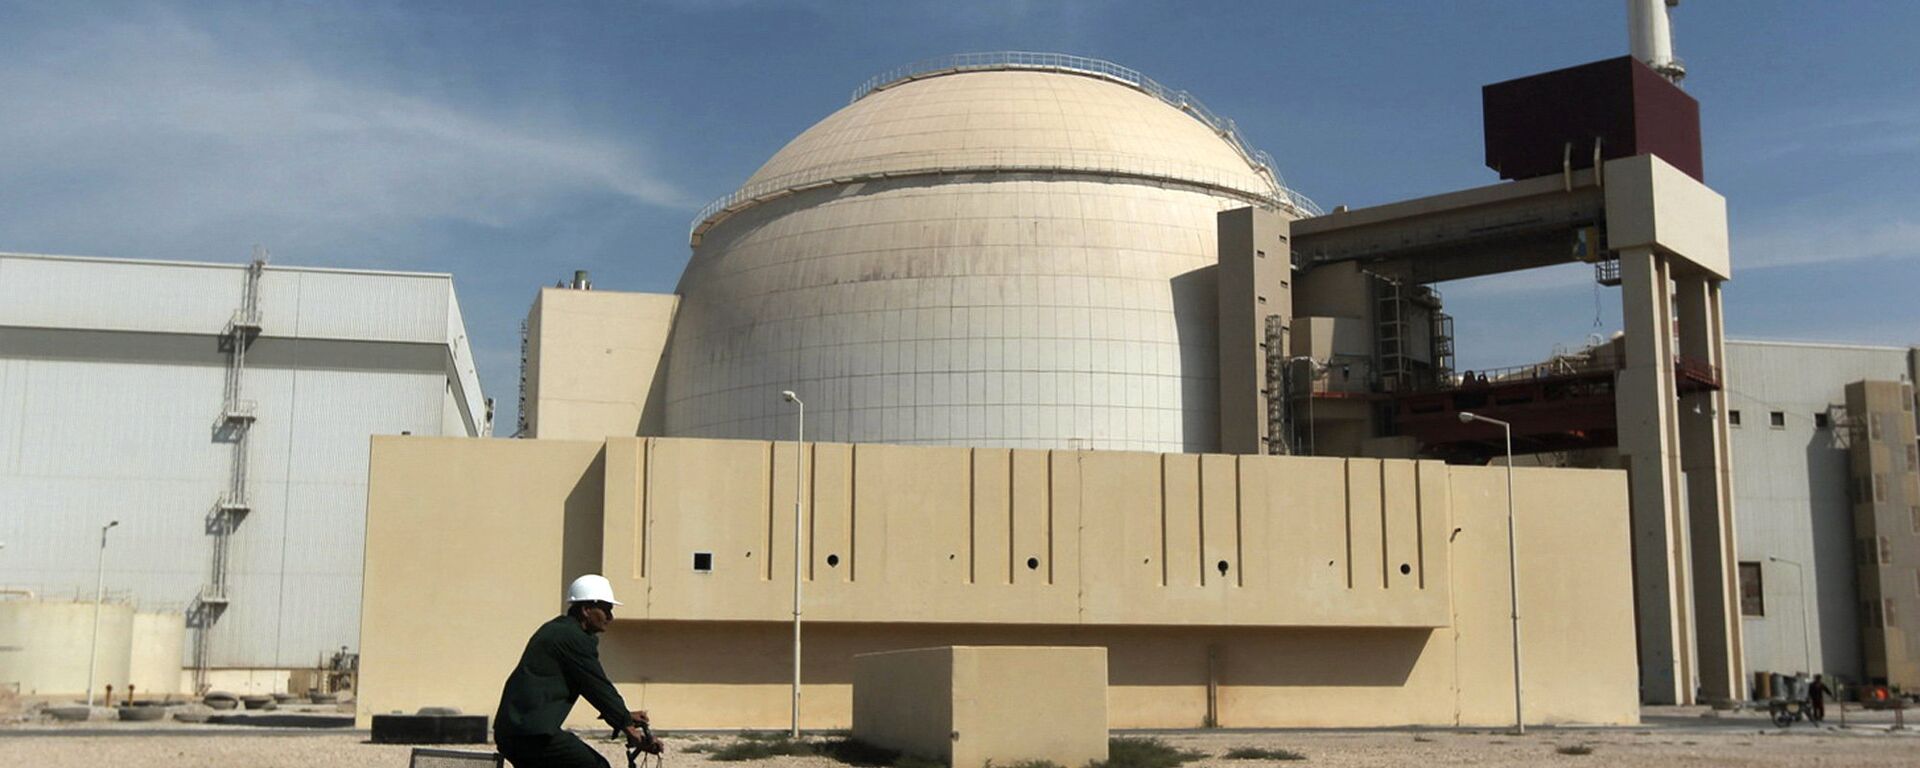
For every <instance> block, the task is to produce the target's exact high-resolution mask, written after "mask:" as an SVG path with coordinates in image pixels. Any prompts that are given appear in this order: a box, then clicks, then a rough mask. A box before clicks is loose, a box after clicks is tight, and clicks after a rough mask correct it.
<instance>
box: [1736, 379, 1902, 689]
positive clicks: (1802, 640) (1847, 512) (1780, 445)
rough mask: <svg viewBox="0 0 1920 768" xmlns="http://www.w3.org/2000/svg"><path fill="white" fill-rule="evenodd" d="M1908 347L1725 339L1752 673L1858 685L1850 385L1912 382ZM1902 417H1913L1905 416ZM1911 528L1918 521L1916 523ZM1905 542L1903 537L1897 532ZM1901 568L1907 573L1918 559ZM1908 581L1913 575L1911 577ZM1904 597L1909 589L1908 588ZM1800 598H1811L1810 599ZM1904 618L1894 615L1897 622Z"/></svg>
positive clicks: (1864, 624)
mask: <svg viewBox="0 0 1920 768" xmlns="http://www.w3.org/2000/svg"><path fill="white" fill-rule="evenodd" d="M1914 352H1915V350H1913V349H1910V348H1907V347H1874V346H1859V345H1843V344H1809V343H1799V342H1779V341H1729V342H1728V343H1727V366H1726V367H1727V376H1726V381H1727V386H1728V388H1727V399H1726V402H1727V408H1728V410H1729V413H1728V416H1729V421H1730V422H1731V426H1732V428H1731V430H1730V435H1731V443H1732V444H1731V450H1732V456H1733V479H1734V494H1735V496H1734V509H1735V513H1736V514H1737V515H1738V525H1737V529H1736V535H1737V537H1738V542H1737V546H1736V548H1737V550H1738V553H1739V566H1738V567H1739V569H1740V578H1741V597H1742V600H1741V602H1742V610H1741V613H1742V616H1741V620H1742V622H1743V624H1744V633H1745V641H1746V661H1747V664H1746V667H1747V669H1748V670H1749V671H1752V672H1755V673H1760V672H1771V673H1780V674H1787V675H1792V674H1795V673H1798V672H1800V671H1803V670H1809V667H1810V668H1811V669H1810V671H1812V672H1819V673H1824V674H1827V675H1829V676H1838V677H1839V678H1841V679H1843V680H1846V681H1850V682H1860V681H1862V680H1867V679H1871V678H1873V677H1875V675H1871V674H1868V672H1867V670H1868V669H1869V667H1870V666H1871V665H1869V664H1868V661H1867V659H1866V658H1865V657H1864V655H1863V651H1864V646H1863V643H1862V632H1863V629H1871V628H1872V627H1871V626H1870V625H1871V623H1872V618H1871V616H1870V615H1863V613H1862V610H1861V608H1860V606H1861V605H1862V602H1861V601H1862V599H1863V598H1862V588H1861V581H1860V580H1861V572H1860V569H1861V568H1863V567H1877V566H1869V565H1868V564H1865V563H1863V562H1862V559H1861V557H1860V555H1859V553H1860V551H1861V549H1860V543H1859V541H1860V538H1861V537H1863V536H1865V535H1866V533H1865V532H1863V531H1858V530H1856V527H1857V525H1858V522H1857V518H1856V504H1857V502H1858V501H1860V499H1858V498H1857V494H1856V492H1855V491H1853V490H1851V489H1853V488H1856V487H1858V485H1857V481H1856V479H1855V475H1856V471H1855V470H1854V469H1853V468H1851V467H1850V465H1849V450H1850V448H1851V447H1852V443H1853V442H1854V441H1855V440H1856V439H1858V438H1859V436H1860V435H1859V433H1858V430H1857V429H1855V427H1857V426H1858V425H1857V424H1856V423H1855V422H1858V421H1859V417H1858V415H1850V414H1849V413H1848V407H1847V391H1846V390H1847V386H1848V385H1849V384H1852V383H1854V382H1860V381H1882V382H1911V381H1912V380H1913V379H1912V377H1913V373H1914V369H1913V366H1914ZM1906 417H1907V418H1909V419H1911V418H1912V413H1911V412H1910V411H1909V412H1908V413H1907V415H1906ZM1916 523H1917V524H1920V517H1916ZM1899 533H1906V534H1909V535H1912V534H1911V533H1909V532H1905V531H1902V532H1899ZM1888 565H1889V566H1890V567H1891V566H1896V565H1904V566H1906V567H1907V569H1908V570H1909V571H1911V570H1912V567H1913V565H1915V564H1910V563H1909V564H1888ZM1908 579H1909V581H1907V582H1905V583H1907V584H1912V583H1913V581H1912V579H1913V577H1912V576H1909V577H1908ZM1908 589H1909V590H1912V589H1913V588H1912V587H1911V586H1909V587H1908ZM1809 597H1810V598H1811V599H1809ZM1904 620H1905V619H1902V621H1904Z"/></svg>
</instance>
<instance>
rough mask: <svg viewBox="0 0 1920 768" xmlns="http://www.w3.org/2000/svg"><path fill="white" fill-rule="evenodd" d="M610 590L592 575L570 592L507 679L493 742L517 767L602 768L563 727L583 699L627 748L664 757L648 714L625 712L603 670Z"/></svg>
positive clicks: (576, 582) (595, 756)
mask: <svg viewBox="0 0 1920 768" xmlns="http://www.w3.org/2000/svg"><path fill="white" fill-rule="evenodd" d="M619 604H620V601H618V600H615V599H613V585H611V584H609V583H607V579H606V577H604V576H599V575H595V574H588V575H586V576H581V577H580V578H578V579H574V580H573V584H571V585H569V586H568V587H567V612H566V613H565V614H563V615H561V616H558V617H555V618H554V619H552V620H550V621H548V622H547V623H545V624H542V625H540V628H539V629H537V630H535V631H534V633H533V637H532V639H529V640H528V641H527V648H526V650H525V651H523V652H522V653H521V654H520V663H519V665H517V666H515V667H514V668H513V673H512V674H510V675H508V676H507V684H506V687H505V689H504V690H502V691H501V692H500V708H499V710H498V711H496V712H495V713H494V715H493V741H494V745H495V747H496V748H497V749H499V750H500V754H501V756H503V757H505V758H506V759H507V762H510V763H512V764H513V765H514V766H516V768H536V767H538V768H545V767H546V766H555V767H556V768H573V767H574V766H579V767H580V768H605V766H606V765H607V759H606V758H605V757H602V756H601V755H600V753H599V752H597V751H595V750H594V749H593V748H592V747H590V746H587V744H586V742H584V741H581V740H580V737H578V736H575V735H573V734H572V733H569V732H567V731H565V730H563V729H562V728H561V727H560V725H561V723H562V722H564V721H565V720H566V719H567V713H569V712H571V711H572V710H573V704H574V702H575V701H577V700H579V698H580V697H582V696H585V697H586V698H587V703H589V704H592V705H593V708H594V710H595V711H598V712H599V713H600V719H602V720H605V721H606V722H607V724H608V725H611V726H613V728H614V730H615V731H618V732H622V733H625V734H626V735H627V742H628V744H630V745H632V746H635V747H638V748H639V749H640V750H642V751H645V752H648V753H651V754H659V753H660V750H661V748H662V745H661V743H660V741H659V740H658V739H655V738H653V735H652V734H651V733H650V732H649V731H648V728H647V713H646V712H644V711H628V710H627V703H626V701H625V700H624V699H622V698H621V697H620V692H619V691H616V690H614V688H613V682H612V681H610V680H608V679H607V672H606V670H605V669H603V668H601V666H600V639H599V638H598V637H596V635H598V634H600V633H602V632H605V631H607V627H608V626H609V625H611V624H612V623H613V607H614V606H616V605H619Z"/></svg>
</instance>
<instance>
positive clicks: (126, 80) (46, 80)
mask: <svg viewBox="0 0 1920 768" xmlns="http://www.w3.org/2000/svg"><path fill="white" fill-rule="evenodd" d="M227 40H228V39H227V38H224V37H221V36H217V35H215V34H213V33H211V32H209V31H207V30H204V29H201V28H197V27H196V26H194V25H192V24H191V23H188V22H186V21H183V20H181V19H178V18H175V17H171V16H158V17H154V18H138V19H104V18H103V19H98V20H96V21H95V22H94V23H91V24H82V25H79V26H77V27H70V28H67V29H65V30H60V31H59V32H57V33H49V34H44V35H40V36H39V37H37V38H36V39H35V40H34V41H33V42H32V43H31V44H30V45H28V46H26V48H25V49H24V50H16V51H10V52H9V55H8V58H9V62H8V64H7V66H6V67H4V68H0V115H5V116H6V117H5V119H0V179H8V180H10V185H12V186H14V189H13V190H12V191H11V192H8V191H4V190H0V196H4V197H5V199H6V202H7V205H5V206H0V208H5V209H10V212H9V211H5V210H0V224H4V225H6V228H9V229H13V230H15V232H16V234H18V232H19V231H20V230H22V229H25V228H29V227H30V228H32V229H34V230H35V231H39V232H50V233H53V234H54V235H55V236H61V235H64V234H65V233H69V232H85V231H87V229H88V228H90V227H91V228H98V227H100V226H101V223H102V222H103V221H111V222H112V226H113V227H115V228H118V229H123V230H126V231H139V232H143V233H145V234H146V235H147V236H150V237H152V238H154V239H157V240H164V239H170V238H176V237H182V236H186V235H191V234H193V233H196V232H205V231H207V230H209V229H214V228H218V227H221V226H225V225H227V224H229V223H230V222H247V221H259V220H271V221H277V222H293V224H291V225H290V226H292V227H296V228H297V229H298V230H304V231H308V232H320V231H325V230H327V229H335V230H341V231H354V232H359V233H367V232H374V231H379V230H382V229H391V228H393V227H395V226H397V225H403V224H406V223H409V222H418V221H424V220H451V221H458V222H465V223H469V224H473V225H479V226H489V227H498V226H508V225H512V224H515V223H520V222H526V221H531V220H536V219H538V218H539V217H541V216H543V215H544V214H545V212H547V211H550V210H552V209H553V208H554V207H555V206H556V205H558V204H559V203H560V201H562V200H564V199H566V198H569V197H572V196H577V195H588V194H602V195H616V196H621V197H625V198H628V199H630V200H632V201H633V202H635V203H636V204H638V205H643V206H656V207H663V208H668V209H689V210H690V209H691V208H693V207H694V206H696V205H697V204H698V201H695V200H692V199H691V198H689V197H688V196H687V195H686V194H685V193H683V192H682V191H680V190H679V189H677V188H676V187H675V186H674V185H673V184H672V183H670V182H668V181H667V180H665V179H663V178H661V176H660V175H659V174H658V173H656V172H655V171H653V170H652V169H651V168H650V166H649V163H648V160H647V157H646V156H645V154H644V152H643V150H642V149H641V148H639V147H636V146H634V145H633V144H632V143H631V142H630V141H625V140H621V139H616V138H611V137H607V136H600V135H594V134H593V133H590V132H585V131H581V130H579V129H577V128H574V127H571V126H567V125H564V124H556V123H554V122H552V121H550V120H548V119H544V118H539V117H533V118H529V117H525V116H522V115H519V114H516V115H515V116H513V117H512V118H501V117H496V116H492V115H488V114H483V113H479V112H476V111H473V110H470V109H466V108H463V107H462V106H461V105H458V104H452V103H445V102H442V101H436V100H435V99H433V98H430V97H425V96H421V95H416V94H412V93H402V92H398V91H396V90H392V89H390V88H387V87H383V86H382V85H380V84H371V83H366V82H358V81H356V80H354V79H352V78H349V77H346V76H342V75H339V74H334V73H329V72H325V71H318V70H316V69H314V68H313V67H311V66H309V65H307V64H306V63H304V62H302V61H301V60H300V59H299V57H298V55H297V53H292V52H290V53H288V54H287V55H286V56H285V57H284V58H281V59H277V60H265V61H262V60H259V59H258V58H256V57H253V56H248V55H243V54H242V53H241V52H240V51H239V50H237V49H236V47H235V46H232V45H229V44H226V43H227ZM250 42H254V43H257V42H258V41H250ZM261 48H262V46H259V45H257V44H255V45H251V46H249V47H248V50H250V51H258V50H260V49H261ZM525 111H528V112H533V111H535V110H525ZM246 237H247V233H245V232H236V233H234V234H233V238H234V239H235V240H236V241H244V240H246Z"/></svg>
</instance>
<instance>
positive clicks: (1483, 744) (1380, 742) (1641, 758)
mask: <svg viewBox="0 0 1920 768" xmlns="http://www.w3.org/2000/svg"><path fill="white" fill-rule="evenodd" d="M1855 719H1856V722H1858V721H1859V719H1860V718H1858V717H1856V718H1855ZM1647 720H1648V722H1647V724H1646V725H1643V726H1639V727H1634V728H1593V729H1540V730H1536V731H1532V732H1529V733H1528V734H1527V735H1525V736H1513V735H1509V734H1504V733H1501V732H1497V731H1487V730H1432V731H1423V730H1376V731H1179V732H1164V733H1154V734H1150V735H1151V736H1152V737H1154V738H1159V739H1162V740H1164V741H1166V742H1168V743H1169V744H1172V745H1175V746H1179V747H1181V748H1184V749H1193V750H1198V751H1201V752H1204V753H1206V754H1208V755H1209V757H1207V758H1204V759H1200V760H1197V761H1195V762H1190V763H1187V767H1188V768H1253V767H1254V766H1260V765H1272V764H1274V763H1271V762H1269V761H1259V760H1227V759H1224V758H1222V757H1220V756H1221V755H1224V754H1225V753H1226V752H1227V751H1228V750H1231V749H1234V748H1236V747H1256V748H1265V749H1286V750H1291V751H1294V752H1298V753H1300V754H1302V755H1304V756H1305V758H1306V759H1305V761H1304V763H1289V764H1290V765H1300V764H1304V765H1321V766H1401V765H1412V766H1454V765H1458V766H1467V765H1471V766H1535V765H1561V766H1566V765H1571V766H1593V767H1594V768H1598V767H1599V766H1603V765H1604V766H1662V767H1663V768H1664V767H1666V766H1795V768H1804V767H1805V766H1846V767H1847V768H1860V767H1862V766H1894V765H1914V766H1920V732H1915V731H1911V730H1910V731H1905V732H1892V731H1889V730H1888V729H1887V725H1888V724H1889V723H1890V721H1889V720H1888V719H1887V718H1878V719H1875V718H1866V720H1867V723H1866V724H1865V725H1863V726H1857V727H1854V728H1849V729H1847V730H1840V729H1838V728H1822V729H1814V728H1809V727H1807V726H1805V725H1798V726H1795V727H1793V728H1791V729H1787V730H1784V731H1782V730H1779V729H1775V728H1773V727H1771V726H1769V725H1767V724H1766V723H1764V722H1763V721H1761V720H1760V719H1759V718H1757V717H1754V716H1736V717H1730V718H1712V719H1709V718H1702V717H1700V716H1699V715H1698V714H1697V713H1680V714H1667V715H1649V716H1648V718H1647ZM726 740H727V739H726V738H725V737H718V736H695V735H686V736H679V737H674V736H671V735H669V739H668V743H669V745H670V746H679V747H685V746H688V745H691V744H695V743H701V742H724V741H726ZM590 743H595V744H596V746H597V747H599V748H600V750H601V752H602V753H603V754H605V755H606V756H607V759H608V762H609V763H611V764H612V765H614V766H616V768H618V766H621V765H624V764H625V757H626V755H625V753H623V752H622V751H620V749H619V747H618V745H615V744H613V743H609V742H590ZM1575 745H1580V746H1584V747H1586V748H1588V749H1591V750H1592V751H1591V753H1590V754H1586V755H1569V754H1561V753H1560V752H1559V750H1560V749H1561V748H1562V747H1572V746H1575ZM409 750H410V748H409V747H405V746H391V745H375V744H369V743H367V735H366V734H365V733H364V732H340V731H335V732H310V731H306V732H303V731H293V732H289V731H283V730H262V729H244V728H242V729H228V728H222V729H218V730H208V729H206V728H205V727H204V726H203V727H201V728H197V729H181V728H164V729H156V728H129V727H121V726H119V724H108V723H95V724H91V726H90V727H89V726H88V725H87V724H75V725H73V726H68V727H65V728H49V727H47V725H46V724H44V723H23V724H14V725H10V726H5V727H0V766H8V767H11V766H50V767H54V768H58V767H59V766H76V767H78V766H85V767H86V768H98V767H99V766H116V767H119V766H127V767H144V766H155V767H162V766H165V767H171V766H288V767H289V768H291V767H293V766H302V767H304V766H368V767H369V768H371V767H373V766H384V767H387V768H395V767H398V766H405V765H406V764H407V756H408V754H409ZM666 763H667V765H669V766H679V767H683V768H684V767H688V766H700V765H704V764H708V763H709V761H708V760H707V758H706V755H704V754H674V753H672V752H669V753H668V755H667V758H666ZM721 766H739V768H845V766H843V765H842V764H840V763H836V762H833V761H831V760H828V759H826V758H821V757H806V758H791V757H782V758H772V759H768V760H760V761H754V762H749V763H731V764H722V763H714V764H712V768H721Z"/></svg>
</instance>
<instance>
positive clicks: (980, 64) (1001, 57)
mask: <svg viewBox="0 0 1920 768" xmlns="http://www.w3.org/2000/svg"><path fill="white" fill-rule="evenodd" d="M1005 69H1032V70H1046V71H1062V72H1073V73H1077V74H1087V75H1093V76H1096V77H1101V78H1105V79H1108V80H1112V81H1114V82H1116V83H1120V84H1122V85H1126V86H1129V87H1131V88H1134V89H1137V90H1139V91H1141V92H1142V93H1146V94H1148V95H1150V96H1153V97H1154V98H1157V99H1159V100H1160V101H1162V102H1165V103H1166V104H1167V105H1169V106H1172V107H1174V108H1175V109H1179V110H1180V111H1182V112H1185V113H1187V114H1188V115H1190V116H1192V117H1193V118H1194V119H1195V120H1198V121H1200V122H1201V124H1203V125H1206V126H1207V127H1208V128H1210V129H1212V130H1213V132H1214V134H1215V135H1217V136H1219V137H1220V138H1221V139H1223V140H1225V141H1226V142H1227V144H1228V145H1229V146H1232V147H1233V149H1234V151H1235V152H1237V153H1239V154H1240V156H1241V157H1242V158H1243V159H1245V160H1246V161H1247V164H1248V165H1250V166H1252V167H1253V168H1254V169H1255V172H1256V173H1258V174H1259V175H1260V176H1261V177H1262V178H1263V179H1264V180H1265V182H1266V184H1267V186H1268V187H1269V188H1268V189H1266V190H1247V189H1240V187H1239V185H1236V184H1234V183H1232V182H1231V181H1230V180H1224V179H1222V180H1216V181H1215V182H1214V185H1215V186H1218V187H1221V188H1223V189H1237V190H1239V191H1241V192H1245V193H1250V194H1254V195H1258V196H1261V197H1266V198H1270V199H1273V200H1277V201H1279V202H1281V203H1283V204H1286V205H1290V206H1292V207H1293V208H1294V209H1296V210H1297V211H1299V212H1300V213H1301V214H1304V215H1308V216H1319V215H1321V214H1322V213H1324V211H1322V210H1321V209H1320V206H1319V205H1317V204H1315V203H1314V202H1313V201H1312V200H1311V199H1308V198H1307V196H1306V195H1303V194H1300V193H1299V192H1296V191H1294V190H1292V189H1289V188H1287V186H1286V183H1285V181H1284V180H1283V179H1281V177H1280V172H1279V170H1277V169H1276V168H1275V167H1274V161H1273V156H1272V155H1269V154H1267V153H1266V152H1264V151H1261V150H1258V149H1253V148H1252V147H1251V146H1250V145H1248V144H1247V142H1246V140H1245V139H1244V138H1242V137H1241V135H1240V130H1239V128H1238V127H1237V126H1236V125H1235V124H1234V122H1233V121H1232V120H1229V119H1227V118H1223V117H1220V116H1219V115H1216V114H1214V113H1213V111H1212V110H1209V109H1207V106H1206V105H1205V104H1202V103H1200V100H1199V99H1196V98H1194V97H1193V95H1192V94H1190V93H1188V92H1186V91H1179V90H1174V89H1171V88H1168V87H1166V86H1164V85H1161V84H1160V83H1159V82H1156V81H1155V80H1154V79H1153V78H1150V77H1147V76H1146V75H1143V74H1140V73H1139V72H1137V71H1135V70H1132V69H1128V68H1126V67H1123V66H1120V65H1118V64H1115V63H1113V62H1110V61H1102V60H1100V59H1090V58H1087V57H1084V56H1070V55H1067V54H1060V53H1028V52H1020V51H1003V52H998V53H961V54H954V55H951V56H943V57H940V58H935V59H927V60H924V61H918V62H914V63H912V64H908V65H906V66H903V67H898V68H896V69H893V70H889V71H887V72H884V73H882V74H880V75H878V76H875V77H873V78H871V79H869V80H867V81H866V82H865V83H862V84H861V85H860V87H859V88H857V89H855V90H854V92H853V98H852V99H851V100H850V101H849V103H851V102H853V101H859V100H860V99H862V98H865V97H866V96H868V95H869V94H872V93H873V92H875V91H881V90H885V89H887V88H889V87H892V86H894V85H896V84H899V83H902V82H906V81H910V80H918V79H922V78H925V77H929V76H932V75H936V74H944V73H951V72H964V71H969V70H980V71H986V70H1005ZM948 154H949V155H950V153H948ZM989 154H990V155H992V159H991V160H990V161H987V162H983V163H981V164H979V165H977V166H975V165H972V164H969V165H967V166H964V167H962V166H954V167H951V168H948V167H946V166H942V168H941V170H954V171H971V170H987V169H991V168H994V167H1011V166H1018V165H1020V163H1017V162H1014V163H1008V162H1007V158H1005V157H1004V153H1001V152H994V151H990V152H989ZM931 156H932V155H929V157H931ZM875 159H876V160H877V159H880V158H875ZM890 159H892V160H896V161H897V160H898V158H890ZM944 159H947V160H951V158H950V157H946V158H944ZM1112 159H1113V158H1107V160H1109V161H1111V160H1112ZM1138 160H1139V159H1138V158H1128V162H1126V163H1110V162H1100V161H1099V160H1097V159H1096V160H1095V161H1093V162H1088V163H1084V164H1081V163H1074V162H1069V163H1067V164H1066V166H1065V167H1068V168H1071V169H1076V170H1091V171H1125V170H1128V169H1131V168H1137V167H1138V164H1139V163H1138ZM1047 165H1049V166H1052V167H1059V166H1060V164H1059V163H1058V162H1050V163H1047ZM1194 170H1198V169H1197V168H1196V169H1193V170H1189V169H1185V168H1182V169H1181V172H1180V173H1179V174H1177V175H1178V176H1182V177H1189V178H1196V177H1197V178H1205V177H1206V176H1210V174H1204V173H1201V174H1196V173H1194V172H1193V171H1194ZM858 175H860V174H859V173H858V172H856V171H852V170H850V169H847V168H842V167H835V168H832V169H827V170H815V171H810V172H805V173H801V174H789V175H788V176H781V177H775V178H772V179H767V180H765V181H762V182H760V183H757V184H754V185H752V186H750V187H742V188H740V189H738V190H735V191H734V192H733V193H731V194H728V195H726V196H724V197H721V198H720V199H718V200H715V201H713V202H711V203H708V204H707V205H706V206H705V207H703V208H701V209H700V212H699V213H698V214H696V215H695V216H694V219H693V225H692V229H691V235H692V236H693V239H694V240H695V242H696V244H697V241H698V238H699V235H700V234H701V233H702V232H703V231H704V230H705V228H706V225H707V224H708V223H709V219H712V218H714V216H716V215H717V214H719V213H721V212H723V211H728V210H730V209H733V208H735V207H736V206H743V205H744V204H745V203H748V202H752V201H756V200H760V199H763V198H768V197H773V196H777V195H780V194H785V193H788V192H792V191H796V190H799V189H803V188H808V187H812V186H818V185H821V184H825V183H829V182H832V181H834V180H836V179H845V178H849V177H853V176H858Z"/></svg>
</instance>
